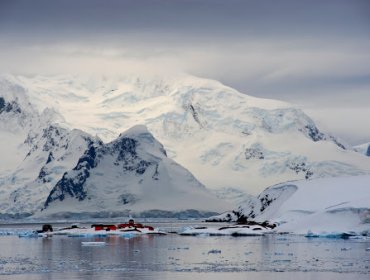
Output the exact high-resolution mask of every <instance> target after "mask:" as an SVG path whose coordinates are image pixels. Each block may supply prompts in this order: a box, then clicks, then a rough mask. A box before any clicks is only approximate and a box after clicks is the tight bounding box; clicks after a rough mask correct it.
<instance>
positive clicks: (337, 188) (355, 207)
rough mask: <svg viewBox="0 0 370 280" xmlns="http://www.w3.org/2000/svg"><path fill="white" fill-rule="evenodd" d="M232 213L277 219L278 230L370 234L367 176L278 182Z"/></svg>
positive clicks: (369, 197)
mask: <svg viewBox="0 0 370 280" xmlns="http://www.w3.org/2000/svg"><path fill="white" fill-rule="evenodd" d="M235 213H236V214H237V216H239V217H244V218H246V219H247V220H254V221H258V222H263V221H269V222H272V223H277V224H278V225H279V226H278V227H277V228H276V229H277V230H278V231H282V232H285V231H287V232H295V233H301V234H305V233H307V232H308V231H312V232H315V233H320V234H321V233H324V232H326V233H329V232H333V231H335V232H350V231H354V232H357V233H361V232H368V233H369V234H370V176H369V175H364V176H353V177H337V178H322V179H314V180H309V181H292V182H286V183H282V184H278V185H275V186H272V187H269V188H267V189H266V190H264V191H263V192H262V193H261V194H260V195H258V196H257V197H254V198H251V199H250V200H248V201H247V202H245V203H244V204H243V205H242V206H240V207H239V209H238V210H237V211H235Z"/></svg>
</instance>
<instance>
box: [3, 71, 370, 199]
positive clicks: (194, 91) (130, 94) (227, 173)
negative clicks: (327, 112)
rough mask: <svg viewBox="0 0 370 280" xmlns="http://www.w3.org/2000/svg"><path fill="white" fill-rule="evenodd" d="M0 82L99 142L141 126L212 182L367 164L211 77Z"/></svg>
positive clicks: (357, 170)
mask: <svg viewBox="0 0 370 280" xmlns="http://www.w3.org/2000/svg"><path fill="white" fill-rule="evenodd" d="M4 83H7V87H8V88H10V89H14V91H19V92H22V93H23V94H24V95H26V96H27V97H28V99H29V102H31V103H32V104H33V105H34V106H35V107H36V108H37V111H38V112H42V111H43V110H45V109H47V108H49V110H50V109H51V110H53V111H55V112H56V113H57V114H56V115H59V116H62V117H60V119H59V121H58V123H59V124H60V125H62V126H63V127H68V128H70V129H72V128H77V129H81V130H83V131H86V132H88V133H90V134H92V135H98V136H99V137H100V138H101V139H103V140H104V141H105V142H108V141H112V140H113V139H115V138H116V137H117V135H118V134H119V133H120V132H122V131H124V130H127V129H129V128H130V127H132V126H134V125H139V124H144V125H146V126H147V127H148V129H149V131H151V132H152V133H153V135H154V137H155V138H157V139H158V140H159V141H160V142H161V143H163V145H164V146H165V147H166V150H167V152H168V155H169V157H170V158H172V159H174V160H176V161H177V162H178V163H179V164H181V165H182V166H184V167H185V168H187V169H188V170H189V171H190V172H192V173H193V174H194V175H195V177H197V178H198V179H199V180H200V181H201V182H202V183H203V184H205V185H206V186H207V187H209V188H212V189H217V188H223V187H225V188H229V189H232V188H234V189H235V188H238V189H241V190H243V191H246V192H249V193H252V194H257V193H258V192H260V191H262V190H263V189H264V188H265V187H266V186H269V185H273V184H276V183H279V182H283V181H287V180H296V179H304V178H306V179H311V178H317V177H331V176H339V175H341V176H345V175H348V176H350V175H361V174H367V173H369V171H370V158H367V157H365V156H363V155H361V154H359V153H356V152H354V151H353V150H352V149H347V145H346V144H345V143H343V142H342V141H340V140H339V139H337V138H335V137H333V136H330V135H328V134H326V133H324V132H322V131H320V130H319V128H318V127H317V126H316V125H315V123H314V122H313V121H312V120H311V119H310V118H309V117H308V116H307V115H306V114H304V112H302V111H301V110H300V109H298V108H296V107H294V106H292V105H290V104H287V103H283V102H280V101H275V100H266V99H259V98H254V97H251V96H248V95H245V94H241V93H239V92H238V91H236V90H234V89H232V88H229V87H227V86H224V85H222V84H221V83H219V82H216V81H212V80H207V79H200V78H196V77H193V76H189V75H178V76H173V77H165V78H163V77H161V78H158V77H155V78H153V77H145V78H139V77H135V76H126V77H123V78H122V77H118V78H117V77H109V78H106V77H102V76H98V77H91V76H90V77H83V76H54V77H40V76H37V77H33V78H26V77H15V76H6V77H3V78H2V83H1V84H4ZM10 91H12V90H10ZM10 137H11V136H9V138H10ZM226 196H230V195H226Z"/></svg>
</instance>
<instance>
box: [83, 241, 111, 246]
mask: <svg viewBox="0 0 370 280" xmlns="http://www.w3.org/2000/svg"><path fill="white" fill-rule="evenodd" d="M81 244H82V246H105V244H106V243H105V242H104V241H101V242H98V241H95V242H93V241H86V242H81Z"/></svg>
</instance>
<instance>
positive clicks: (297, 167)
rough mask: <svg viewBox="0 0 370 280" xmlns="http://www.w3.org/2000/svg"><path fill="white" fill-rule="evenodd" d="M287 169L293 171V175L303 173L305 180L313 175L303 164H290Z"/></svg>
mask: <svg viewBox="0 0 370 280" xmlns="http://www.w3.org/2000/svg"><path fill="white" fill-rule="evenodd" d="M288 168H289V169H291V170H293V171H294V172H295V173H297V174H299V173H304V174H305V179H310V178H311V177H312V175H313V172H312V171H311V170H310V169H309V167H308V166H307V165H306V163H305V162H299V163H297V162H290V163H289V164H288Z"/></svg>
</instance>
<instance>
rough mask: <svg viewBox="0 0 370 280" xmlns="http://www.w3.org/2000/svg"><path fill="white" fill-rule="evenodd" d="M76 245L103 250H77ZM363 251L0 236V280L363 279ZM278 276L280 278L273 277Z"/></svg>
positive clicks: (251, 242)
mask: <svg viewBox="0 0 370 280" xmlns="http://www.w3.org/2000/svg"><path fill="white" fill-rule="evenodd" d="M83 241H94V242H99V241H100V242H101V241H104V242H106V245H105V246H95V247H93V246H82V245H81V242H83ZM368 247H370V240H368V239H363V240H342V239H337V240H330V239H306V238H304V237H300V236H289V235H286V236H280V235H271V236H265V237H220V236H219V237H207V236H199V237H193V236H186V237H181V236H178V235H175V234H169V235H166V236H151V235H148V236H139V237H134V238H123V237H118V236H110V237H106V238H101V237H100V238H72V237H67V236H54V237H52V238H28V239H25V238H18V237H17V236H1V237H0V248H1V250H0V279H20V280H24V279H27V280H32V279H126V278H127V279H128V277H130V279H131V278H132V277H134V278H135V279H157V278H158V279H173V278H176V279H192V278H197V279H212V280H215V279H225V278H220V277H221V275H223V276H224V277H226V278H230V276H232V277H231V279H246V277H245V276H246V275H248V279H249V278H251V279H271V276H272V275H274V277H273V279H310V278H308V277H309V276H310V275H311V276H310V277H313V278H312V279H318V278H315V277H316V276H317V277H324V278H322V279H330V277H332V276H333V275H336V277H334V276H333V278H332V279H340V277H341V275H342V274H341V273H344V274H343V275H346V276H347V278H345V279H366V277H365V278H363V276H368V273H370V252H369V251H367V250H366V248H368ZM277 271H280V272H281V273H282V274H283V275H284V277H283V278H276V272H277ZM215 272H217V273H215ZM228 273H232V274H228ZM245 273H247V274H245ZM243 275H244V278H243ZM278 275H279V274H278ZM338 275H339V276H338ZM211 276H212V277H211ZM264 277H269V278H264ZM290 277H291V278H290ZM294 277H298V278H294Z"/></svg>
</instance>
